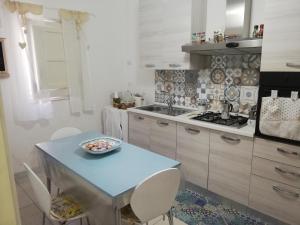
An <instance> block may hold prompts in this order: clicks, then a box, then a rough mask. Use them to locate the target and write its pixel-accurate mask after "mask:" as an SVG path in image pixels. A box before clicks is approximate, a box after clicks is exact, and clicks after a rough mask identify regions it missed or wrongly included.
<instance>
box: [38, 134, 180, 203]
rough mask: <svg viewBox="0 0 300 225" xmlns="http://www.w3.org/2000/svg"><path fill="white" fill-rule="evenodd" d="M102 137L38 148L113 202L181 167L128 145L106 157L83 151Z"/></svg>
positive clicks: (75, 138) (78, 138)
mask: <svg viewBox="0 0 300 225" xmlns="http://www.w3.org/2000/svg"><path fill="white" fill-rule="evenodd" d="M100 136H103V135H102V134H100V133H97V132H87V133H82V134H79V135H76V136H72V137H68V138H63V139H58V140H54V141H49V142H44V143H39V144H36V147H37V148H38V149H40V150H42V151H43V152H44V153H46V154H48V155H50V156H51V157H53V158H54V159H56V160H57V161H58V162H60V163H61V164H63V165H64V166H66V167H67V168H68V169H70V170H72V171H73V172H75V173H76V174H77V175H79V176H80V177H81V178H83V179H84V180H86V181H87V182H89V183H91V184H92V185H94V186H95V187H97V188H99V189H100V190H101V191H103V192H104V193H106V194H107V195H109V196H110V197H113V198H115V197H118V196H119V195H121V194H123V193H125V192H126V191H129V190H131V189H132V188H134V187H135V186H136V185H137V184H139V183H140V182H141V181H143V180H144V179H145V178H147V177H148V176H150V175H152V174H153V173H156V172H158V171H160V170H164V169H168V168H172V167H177V166H179V165H180V163H179V162H178V161H175V160H172V159H169V158H166V157H164V156H161V155H158V154H156V153H153V152H150V151H148V150H145V149H142V148H139V147H137V146H134V145H131V144H128V143H125V142H123V144H122V146H121V148H120V149H117V150H115V151H113V152H110V153H107V154H104V155H91V154H89V153H86V152H84V151H83V150H82V149H81V148H80V147H79V144H80V143H81V142H82V141H85V140H87V139H92V138H96V137H100Z"/></svg>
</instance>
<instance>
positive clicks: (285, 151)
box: [277, 148, 300, 157]
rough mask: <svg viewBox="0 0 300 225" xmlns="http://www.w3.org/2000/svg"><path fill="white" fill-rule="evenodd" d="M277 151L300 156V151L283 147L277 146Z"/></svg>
mask: <svg viewBox="0 0 300 225" xmlns="http://www.w3.org/2000/svg"><path fill="white" fill-rule="evenodd" d="M277 151H278V152H280V153H282V154H285V155H291V156H296V157H300V153H299V152H294V151H289V150H285V149H282V148H277Z"/></svg>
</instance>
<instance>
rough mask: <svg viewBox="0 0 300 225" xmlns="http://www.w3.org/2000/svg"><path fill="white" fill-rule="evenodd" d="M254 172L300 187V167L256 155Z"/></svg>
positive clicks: (253, 164) (253, 162) (253, 166)
mask: <svg viewBox="0 0 300 225" xmlns="http://www.w3.org/2000/svg"><path fill="white" fill-rule="evenodd" d="M252 174H255V175H258V176H262V177H265V178H269V179H272V180H275V181H278V182H281V183H284V184H288V185H291V186H295V187H297V188H300V168H298V167H293V166H288V165H285V164H281V163H278V162H274V161H270V160H267V159H262V158H258V157H254V158H253V161H252Z"/></svg>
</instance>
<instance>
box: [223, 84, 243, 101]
mask: <svg viewBox="0 0 300 225" xmlns="http://www.w3.org/2000/svg"><path fill="white" fill-rule="evenodd" d="M239 97H240V90H239V87H237V86H235V85H230V86H228V87H227V88H226V89H225V99H226V100H228V101H236V100H237V99H238V98H239Z"/></svg>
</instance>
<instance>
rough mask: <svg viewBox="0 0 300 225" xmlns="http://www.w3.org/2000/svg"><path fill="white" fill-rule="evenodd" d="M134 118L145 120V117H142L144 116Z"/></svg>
mask: <svg viewBox="0 0 300 225" xmlns="http://www.w3.org/2000/svg"><path fill="white" fill-rule="evenodd" d="M134 118H135V119H137V120H144V119H145V118H144V117H142V116H135V117H134Z"/></svg>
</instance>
